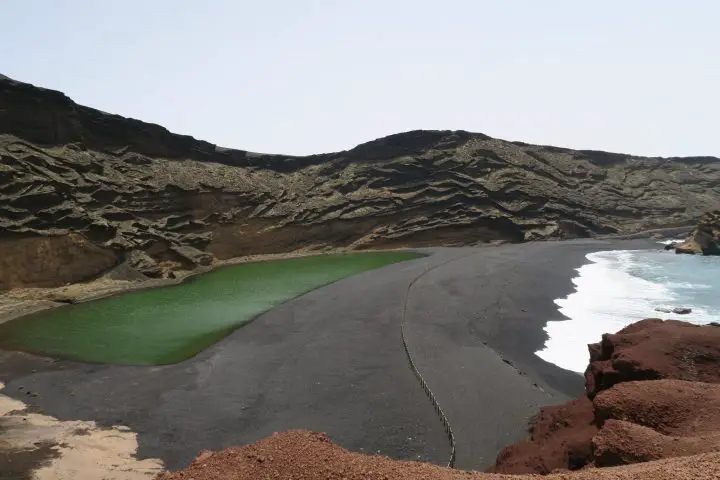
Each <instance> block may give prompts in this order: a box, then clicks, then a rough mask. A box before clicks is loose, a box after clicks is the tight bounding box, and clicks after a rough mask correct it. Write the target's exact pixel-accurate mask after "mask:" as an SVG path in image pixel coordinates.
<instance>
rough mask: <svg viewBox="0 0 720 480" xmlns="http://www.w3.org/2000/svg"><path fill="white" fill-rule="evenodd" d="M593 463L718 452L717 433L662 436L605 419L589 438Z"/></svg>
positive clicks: (623, 462)
mask: <svg viewBox="0 0 720 480" xmlns="http://www.w3.org/2000/svg"><path fill="white" fill-rule="evenodd" d="M592 451H593V464H594V465H595V466H596V467H614V466H617V465H628V464H631V463H638V462H648V461H652V460H659V459H661V458H671V457H684V456H687V455H695V454H698V453H708V452H718V451H720V433H718V432H715V433H710V434H705V435H698V436H692V437H678V436H674V435H663V434H662V433H660V432H658V431H656V430H653V429H652V428H648V427H643V426H642V425H638V424H636V423H631V422H625V421H623V420H608V421H607V422H606V423H605V425H604V426H603V428H602V430H600V432H599V433H598V434H597V435H595V436H594V437H593V439H592Z"/></svg>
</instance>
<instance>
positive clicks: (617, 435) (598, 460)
mask: <svg viewBox="0 0 720 480" xmlns="http://www.w3.org/2000/svg"><path fill="white" fill-rule="evenodd" d="M589 350H590V364H589V365H588V368H587V370H586V372H585V390H586V396H584V397H581V398H579V399H577V400H573V401H572V402H569V403H567V404H565V405H560V406H554V407H548V408H544V409H543V410H542V411H541V413H540V414H539V415H538V418H537V419H536V421H535V422H534V425H533V426H532V428H531V437H530V439H529V440H527V441H526V442H522V443H519V444H516V445H511V446H509V447H507V448H506V449H505V450H504V451H503V452H501V453H500V455H499V456H498V459H497V463H496V465H495V467H494V469H493V471H495V472H501V473H541V474H547V473H550V472H551V471H553V470H555V469H570V470H575V469H579V468H583V467H588V466H597V467H605V466H612V465H624V464H629V463H636V462H644V461H649V460H656V459H659V458H665V457H674V456H681V455H692V454H696V453H703V452H720V328H718V327H716V326H713V325H707V326H698V325H693V324H690V323H685V322H680V321H676V320H666V321H663V320H659V319H648V320H643V321H640V322H637V323H634V324H632V325H629V326H628V327H625V328H624V329H622V330H620V331H619V332H618V333H616V334H605V335H603V338H602V341H601V342H599V343H596V344H592V345H589Z"/></svg>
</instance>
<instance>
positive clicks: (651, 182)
mask: <svg viewBox="0 0 720 480" xmlns="http://www.w3.org/2000/svg"><path fill="white" fill-rule="evenodd" d="M718 198H720V162H718V159H716V158H711V157H693V158H640V157H631V156H627V155H621V154H613V153H605V152H597V151H576V150H569V149H564V148H556V147H547V146H537V145H528V144H525V143H520V142H507V141H503V140H497V139H493V138H490V137H488V136H486V135H482V134H477V133H468V132H464V131H454V132H453V131H412V132H407V133H401V134H397V135H392V136H389V137H386V138H382V139H379V140H375V141H372V142H368V143H365V144H362V145H359V146H357V147H355V148H353V149H351V150H348V151H343V152H339V153H331V154H322V155H312V156H306V157H293V156H286V155H266V154H257V153H251V152H247V151H242V150H231V149H225V148H221V147H218V146H216V145H213V144H211V143H208V142H203V141H199V140H195V139H194V138H192V137H188V136H183V135H175V134H172V133H170V132H169V131H168V130H166V129H164V128H163V127H160V126H158V125H153V124H148V123H144V122H141V121H138V120H132V119H128V118H123V117H120V116H117V115H111V114H107V113H104V112H101V111H99V110H95V109H92V108H88V107H84V106H81V105H77V104H76V103H74V102H73V101H72V100H71V99H70V98H68V97H67V96H65V95H63V94H62V93H60V92H57V91H53V90H47V89H43V88H38V87H35V86H32V85H29V84H26V83H21V82H17V81H13V80H11V79H8V78H7V77H2V76H0V250H1V251H2V256H1V258H0V290H6V289H12V288H16V287H28V286H41V287H52V286H58V285H64V284H66V283H74V282H78V281H83V280H86V279H90V278H93V277H95V276H97V275H99V274H101V273H102V272H105V271H107V270H108V269H111V268H113V267H114V266H116V265H118V264H119V263H122V262H129V263H130V264H131V265H132V266H133V267H135V268H136V269H138V270H140V271H142V272H143V273H145V274H146V275H148V276H154V277H159V276H166V275H168V274H171V272H172V271H173V270H178V269H183V270H189V269H193V268H195V267H196V266H198V265H205V264H209V263H212V262H214V261H216V260H222V259H227V258H231V257H236V256H244V255H251V254H261V253H282V252H290V251H296V250H299V249H304V250H315V249H324V248H328V247H349V248H384V247H400V246H422V245H431V244H451V245H452V244H471V243H476V242H482V241H490V240H506V241H523V240H536V239H549V238H567V237H584V236H593V235H598V234H613V233H622V234H624V233H633V232H637V231H641V230H646V229H652V228H656V227H667V226H676V225H689V224H690V223H691V221H692V220H693V219H695V218H697V217H698V216H699V215H700V214H702V213H704V212H705V211H707V210H710V209H712V208H716V207H717V206H718Z"/></svg>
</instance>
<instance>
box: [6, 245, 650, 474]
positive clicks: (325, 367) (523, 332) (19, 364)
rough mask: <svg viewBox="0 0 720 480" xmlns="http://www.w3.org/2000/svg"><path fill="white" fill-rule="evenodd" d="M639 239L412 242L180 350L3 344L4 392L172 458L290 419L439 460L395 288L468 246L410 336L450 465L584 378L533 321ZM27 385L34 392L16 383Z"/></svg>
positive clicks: (424, 303) (520, 426)
mask: <svg viewBox="0 0 720 480" xmlns="http://www.w3.org/2000/svg"><path fill="white" fill-rule="evenodd" d="M650 244H651V241H627V240H617V241H616V240H613V241H609V240H577V241H564V242H535V243H521V244H504V245H499V246H497V247H493V248H487V247H488V246H489V245H488V246H485V245H483V246H481V247H461V248H434V249H411V250H415V251H418V252H421V253H430V256H428V257H425V258H420V259H417V260H413V261H411V262H402V263H399V264H393V265H389V266H387V267H383V268H382V269H379V270H375V271H373V272H366V273H364V274H359V275H355V276H351V277H347V278H345V279H343V280H340V281H339V282H336V283H333V284H330V285H328V286H325V287H322V288H320V289H318V290H315V291H313V292H310V293H309V294H306V295H304V296H301V297H298V298H296V299H294V300H291V301H289V302H287V303H285V304H283V305H280V306H279V307H277V308H275V309H273V310H271V311H269V312H267V313H265V314H262V315H261V316H260V317H259V318H258V319H257V320H256V321H255V322H251V323H250V324H249V325H248V326H245V327H243V328H241V329H239V330H237V331H235V332H234V333H233V334H231V335H230V336H228V337H226V338H225V339H223V340H222V341H220V342H218V343H217V344H215V345H212V346H210V347H209V348H207V349H206V350H205V351H203V352H201V353H200V354H199V355H198V356H197V357H194V358H192V359H190V360H187V361H185V362H181V363H179V364H174V365H168V366H162V367H128V366H115V365H88V364H82V363H77V362H71V361H52V360H47V359H41V358H37V357H34V356H32V355H25V354H20V353H15V352H0V360H1V361H0V380H3V379H4V381H5V382H6V384H7V386H6V388H5V389H4V390H3V392H2V393H3V394H4V395H7V396H9V397H12V398H16V399H22V400H23V401H25V402H27V403H28V404H29V405H30V406H31V408H36V409H43V410H44V411H46V412H48V414H50V415H52V416H53V417H55V418H58V419H59V420H61V421H66V420H73V421H74V420H85V421H90V420H92V421H96V422H97V423H98V425H101V426H108V427H109V426H112V425H124V426H126V427H127V428H129V429H130V431H132V432H136V433H137V442H138V451H137V458H138V459H143V458H158V459H160V460H162V461H163V462H164V463H165V464H166V465H167V467H168V468H169V469H171V470H174V469H177V468H180V467H182V466H185V465H187V463H189V462H190V461H191V460H192V459H193V458H195V456H196V455H197V453H198V452H199V451H200V450H204V449H214V450H217V449H221V448H224V447H227V446H233V445H241V444H246V443H251V442H253V441H255V440H258V439H259V438H262V437H263V436H266V435H269V434H271V433H272V432H274V431H282V430H287V429H290V428H307V429H311V430H315V431H325V432H328V434H329V435H330V436H331V438H333V440H335V441H337V442H338V443H339V444H340V445H342V446H344V447H346V448H349V449H351V450H355V451H359V452H379V453H381V454H385V455H389V456H391V457H393V458H399V459H416V460H423V461H429V462H432V463H443V462H446V461H447V458H446V454H447V439H446V435H445V432H444V430H443V428H442V425H441V424H440V422H439V421H438V420H437V416H436V414H435V411H434V410H433V407H432V405H430V403H429V402H428V400H427V397H426V396H425V395H424V392H423V391H422V389H421V388H420V387H419V386H418V384H417V380H416V379H415V377H414V376H413V375H412V372H411V371H410V369H409V368H408V366H407V359H406V358H405V356H404V355H405V354H404V352H403V351H402V348H401V347H402V343H401V339H400V332H399V323H398V322H399V314H400V307H401V305H400V303H401V301H400V299H401V298H402V294H403V292H404V291H405V289H406V288H407V282H408V281H410V279H412V278H414V277H415V276H417V275H418V274H420V273H421V272H423V271H424V270H425V269H426V268H428V267H429V266H432V265H438V264H441V263H443V262H446V261H448V260H451V259H453V258H455V257H457V256H459V255H462V254H464V253H472V255H470V256H469V257H468V259H467V261H465V260H464V261H462V262H454V263H448V265H447V266H446V267H441V268H437V269H435V270H433V272H431V273H430V274H428V275H427V276H425V277H423V279H422V280H421V281H420V282H418V284H417V285H416V286H415V287H414V289H413V293H412V294H411V298H410V305H409V310H408V315H409V317H408V319H409V320H408V329H409V331H408V335H409V342H410V348H412V349H413V354H414V357H415V359H416V361H417V362H418V364H419V368H420V369H421V371H422V373H423V375H424V376H425V378H426V380H427V381H428V383H429V384H430V386H431V387H432V389H433V391H434V392H435V393H436V395H437V396H438V401H439V403H440V404H441V405H442V406H443V409H444V411H445V412H446V414H447V415H448V417H449V420H450V422H451V423H452V425H453V428H454V430H456V435H457V436H458V466H459V467H460V468H472V469H478V468H484V467H486V466H489V465H490V464H491V462H493V461H494V459H495V455H496V454H497V452H498V451H499V450H500V449H502V448H503V447H505V446H506V445H508V444H509V443H512V442H514V441H516V440H518V439H521V438H523V437H524V436H525V435H526V431H527V422H528V420H529V419H530V417H531V416H532V415H534V414H536V413H537V411H538V410H539V408H540V407H541V406H543V405H548V404H556V403H562V402H564V401H566V400H567V399H569V398H571V396H572V394H574V393H576V392H577V388H581V387H582V377H580V376H578V375H577V374H574V373H570V372H567V371H564V370H561V369H560V368H558V367H556V366H554V365H552V364H548V363H547V362H544V361H543V360H542V359H540V358H539V357H537V356H535V355H534V351H535V350H534V347H535V346H537V345H538V344H540V345H542V344H544V341H545V340H544V338H545V334H544V331H543V326H544V325H545V323H546V322H547V320H549V319H551V318H552V317H553V316H557V310H556V309H555V307H554V303H553V300H554V299H555V298H558V297H559V296H562V295H563V294H567V292H568V291H572V284H571V279H572V275H573V270H574V269H575V268H577V267H579V266H580V265H581V264H582V263H583V262H584V256H585V255H586V254H587V253H589V252H591V251H597V250H610V249H614V248H618V246H621V247H622V248H628V247H630V246H632V245H635V246H637V248H640V247H642V246H646V245H650ZM323 253H331V252H323ZM332 253H334V252H332ZM337 253H342V252H337ZM358 253H360V252H358ZM368 273H369V274H368ZM537 278H544V279H545V281H544V282H541V283H540V284H538V283H537V282H536V280H537ZM371 279H372V280H371ZM418 287H419V288H418ZM458 289H459V290H458ZM446 307H451V309H450V310H447V309H446ZM458 308H460V309H461V310H458ZM338 319H342V321H338ZM290 359H291V360H292V361H290ZM328 360H332V361H328ZM461 367H462V368H461ZM468 369H469V370H468ZM28 390H31V391H32V392H34V393H37V396H32V397H27V396H26V395H25V392H27V391H28ZM448 396H449V397H448ZM108 398H111V399H112V401H111V402H108V401H107V399H108ZM288 399H292V401H289V400H288ZM159 400H160V401H159ZM478 405H482V406H483V408H482V409H480V411H478V408H477V406H478ZM188 412H192V414H191V415H189V414H188ZM468 448H469V449H468Z"/></svg>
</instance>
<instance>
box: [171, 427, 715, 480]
mask: <svg viewBox="0 0 720 480" xmlns="http://www.w3.org/2000/svg"><path fill="white" fill-rule="evenodd" d="M530 478H535V479H537V478H544V479H547V480H631V479H632V480H717V479H718V478H720V453H713V454H706V455H696V456H692V457H682V458H673V459H669V460H661V461H658V462H648V463H643V464H636V465H629V466H624V467H619V468H605V469H589V470H582V471H578V472H572V473H557V474H552V475H548V476H546V477H538V476H535V475H497V474H491V473H479V472H463V471H460V470H452V469H449V468H444V467H438V466H435V465H430V464H427V463H419V462H401V461H394V460H390V459H389V458H387V457H380V456H370V455H361V454H358V453H351V452H348V451H347V450H345V449H343V448H341V447H339V446H337V445H334V444H333V443H331V442H330V440H328V438H327V437H326V436H325V435H323V434H318V433H311V432H306V431H300V430H294V431H290V432H285V433H281V434H275V435H273V436H271V437H268V438H265V439H263V440H261V441H259V442H257V443H256V444H254V445H248V446H246V447H242V448H230V449H227V450H223V451H221V452H218V453H203V454H201V455H200V456H199V457H198V459H197V460H195V461H194V462H193V463H192V465H190V466H189V467H188V468H186V469H185V470H182V471H180V472H175V473H165V474H162V475H160V476H159V477H158V480H280V479H282V480H341V479H342V480H419V479H427V480H511V479H518V480H520V479H526V480H527V479H530Z"/></svg>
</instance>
